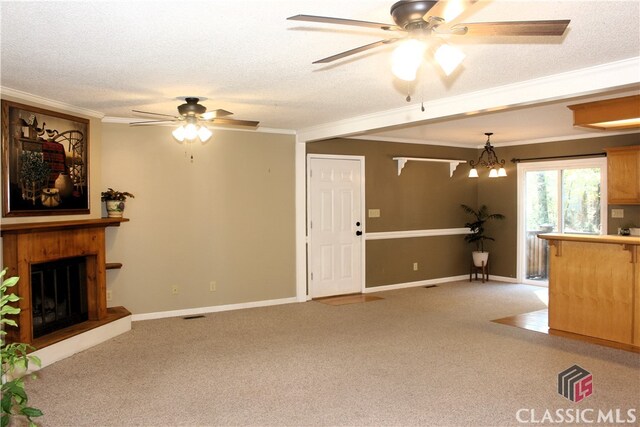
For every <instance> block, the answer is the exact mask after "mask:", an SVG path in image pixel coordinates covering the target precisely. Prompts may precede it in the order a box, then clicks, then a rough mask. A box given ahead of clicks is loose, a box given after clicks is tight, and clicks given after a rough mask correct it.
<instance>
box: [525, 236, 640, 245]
mask: <svg viewBox="0 0 640 427" xmlns="http://www.w3.org/2000/svg"><path fill="white" fill-rule="evenodd" d="M538 237H539V238H541V239H545V240H564V241H569V242H587V243H613V244H619V245H640V237H636V236H615V235H592V234H565V233H543V234H538Z"/></svg>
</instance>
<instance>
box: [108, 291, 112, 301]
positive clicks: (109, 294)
mask: <svg viewBox="0 0 640 427" xmlns="http://www.w3.org/2000/svg"><path fill="white" fill-rule="evenodd" d="M112 298H113V293H112V292H111V291H110V290H107V301H111V299H112Z"/></svg>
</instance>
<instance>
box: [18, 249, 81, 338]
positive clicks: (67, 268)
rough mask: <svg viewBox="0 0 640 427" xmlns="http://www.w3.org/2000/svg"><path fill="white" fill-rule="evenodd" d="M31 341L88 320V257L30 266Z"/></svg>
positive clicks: (63, 259)
mask: <svg viewBox="0 0 640 427" xmlns="http://www.w3.org/2000/svg"><path fill="white" fill-rule="evenodd" d="M30 270H31V299H32V300H31V308H32V310H31V314H32V334H33V338H39V337H42V336H45V335H47V334H50V333H52V332H55V331H58V330H60V329H64V328H66V327H69V326H73V325H76V324H79V323H82V322H85V321H87V320H88V319H89V311H88V302H87V283H88V279H87V257H85V256H77V257H69V258H61V259H57V260H53V261H47V262H42V263H34V264H31V268H30Z"/></svg>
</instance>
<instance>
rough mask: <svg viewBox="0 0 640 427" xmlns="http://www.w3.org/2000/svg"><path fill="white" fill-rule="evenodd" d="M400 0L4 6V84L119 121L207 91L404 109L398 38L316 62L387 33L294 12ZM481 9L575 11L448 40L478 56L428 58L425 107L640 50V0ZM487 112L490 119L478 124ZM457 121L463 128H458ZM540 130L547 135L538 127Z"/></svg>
mask: <svg viewBox="0 0 640 427" xmlns="http://www.w3.org/2000/svg"><path fill="white" fill-rule="evenodd" d="M392 3H393V2H392V1H379V0H366V1H359V0H358V1H354V0H350V1H344V0H340V1H336V0H323V1H313V2H312V1H307V0H293V1H292V0H286V1H285V0H280V1H264V0H252V1H247V0H230V1H215V2H212V1H180V2H176V1H173V2H158V1H85V2H80V1H55V2H41V1H38V2H29V1H19V2H17V1H16V2H12V1H3V2H2V3H1V4H0V13H1V24H2V25H1V27H2V28H1V39H0V43H1V45H2V53H1V74H0V78H1V80H0V82H1V86H2V87H3V88H9V89H13V90H17V91H23V92H27V93H29V94H33V95H37V96H40V97H44V98H48V99H52V100H56V101H59V102H63V103H66V104H70V105H73V106H77V107H81V108H85V109H89V110H93V111H97V112H101V113H103V114H104V115H106V116H108V117H132V114H131V109H141V110H146V111H155V112H159V113H164V114H174V113H175V112H176V110H175V108H176V106H177V105H178V104H179V103H180V102H179V101H177V100H176V98H178V97H184V96H199V97H202V98H207V101H205V102H204V104H205V105H206V106H207V107H209V109H214V108H224V109H227V110H230V111H233V112H234V113H235V116H234V118H238V119H249V120H259V121H260V122H261V125H262V126H264V127H269V128H277V129H291V130H300V129H304V128H308V127H312V126H317V125H320V124H325V123H332V122H335V121H338V120H344V119H346V118H350V117H357V116H362V115H366V114H371V113H378V112H382V111H387V110H392V109H397V108H400V107H405V106H407V103H406V102H405V100H404V98H405V96H406V91H407V87H406V85H405V84H402V83H400V82H399V81H398V80H396V79H394V77H393V75H392V74H391V72H390V69H389V68H390V67H389V56H390V52H391V49H392V47H389V46H384V47H381V48H378V49H375V50H372V51H369V52H367V53H364V54H360V55H356V56H353V57H350V58H348V59H345V60H342V61H338V62H336V63H332V64H330V65H324V66H323V65H312V64H311V62H312V61H314V60H317V59H320V58H323V57H326V56H328V55H331V54H334V53H338V52H341V51H343V50H347V49H350V48H353V47H357V46H360V45H362V44H367V43H371V42H374V41H376V40H380V39H382V38H385V36H387V35H388V33H385V32H382V31H377V30H369V29H363V28H357V27H354V28H351V27H345V26H337V25H326V24H314V23H304V22H294V21H287V20H286V18H287V17H288V16H291V15H295V14H299V13H304V14H312V15H313V14H315V15H324V16H335V17H344V18H351V19H361V20H369V21H377V22H391V20H390V17H389V8H390V6H391V4H392ZM471 12H472V13H469V14H467V16H465V18H464V21H466V22H482V21H499V20H539V19H540V20H543V19H571V23H570V25H569V28H568V31H567V33H566V34H565V36H564V37H561V38H550V39H544V40H539V39H537V38H528V37H520V38H518V40H515V39H514V38H502V39H500V40H498V39H495V40H489V39H488V38H484V37H476V38H471V37H455V38H451V39H450V40H449V42H450V43H452V44H455V45H456V46H458V47H459V48H461V49H462V50H463V51H464V52H465V53H466V55H467V57H466V59H465V62H464V66H463V68H462V69H461V70H460V71H458V72H456V73H455V74H454V75H453V76H451V77H449V78H445V77H444V76H442V75H441V74H440V73H439V72H438V71H437V70H436V69H435V68H434V67H433V66H432V65H427V66H426V67H424V70H423V71H422V73H421V77H420V80H419V82H418V83H417V85H416V87H415V88H412V89H411V90H412V92H413V94H414V96H413V99H414V102H415V101H417V102H419V101H421V100H422V99H424V100H426V101H429V100H438V99H443V98H448V97H452V96H457V95H463V94H465V93H469V92H474V91H478V90H483V89H489V88H493V87H496V86H502V85H506V84H513V83H516V82H519V81H524V80H531V79H537V78H541V77H546V76H551V75H555V74H558V73H563V72H567V71H573V70H579V69H582V68H586V67H593V66H596V65H600V64H605V63H610V62H614V61H619V60H624V59H628V58H634V57H638V56H639V55H640V2H638V1H636V0H633V1H619V2H615V1H505V0H494V1H481V2H479V3H478V4H476V5H475V6H474V7H473V9H472V10H471ZM516 42H517V43H516ZM638 80H639V81H640V77H639V79H638ZM416 108H419V104H416ZM482 117H485V118H486V116H479V117H475V118H474V120H481V119H482ZM496 122H500V121H496ZM488 125H489V123H487V126H488ZM439 126H440V127H446V126H445V125H443V124H440V125H439ZM451 126H452V127H451V128H450V129H451V130H454V129H459V128H460V123H453V124H452V125H451ZM474 126H478V128H482V127H483V126H484V125H482V123H476V124H475V125H474ZM518 126H526V123H520V124H518ZM569 127H570V126H569ZM485 129H486V127H485ZM396 130H398V131H402V129H396ZM492 130H493V131H494V132H496V133H498V132H499V131H500V130H499V129H496V128H493V129H492ZM402 132H404V133H402ZM402 132H400V133H396V134H395V135H396V136H397V137H402V138H408V139H412V138H416V137H417V136H418V135H420V134H421V132H422V133H424V129H422V130H420V129H418V128H415V127H413V132H410V131H409V130H404V131H402ZM439 132H440V133H439V135H440V136H438V138H436V139H437V140H438V141H447V138H448V137H447V132H446V129H445V130H444V131H442V129H440V131H439ZM386 133H388V132H386ZM387 136H389V137H393V136H394V135H391V134H389V135H387ZM528 137H529V139H535V138H544V137H545V136H542V135H537V134H535V132H533V133H531V135H528ZM421 138H423V137H422V136H421ZM426 139H430V138H426ZM431 139H433V138H431ZM459 139H463V138H461V137H460V138H459ZM467 140H468V138H467ZM452 142H453V140H452ZM480 143H482V141H480Z"/></svg>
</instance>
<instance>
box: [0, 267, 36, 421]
mask: <svg viewBox="0 0 640 427" xmlns="http://www.w3.org/2000/svg"><path fill="white" fill-rule="evenodd" d="M6 273H7V269H6V268H5V269H4V270H2V272H0V281H1V283H2V284H1V285H0V326H2V328H0V353H1V354H2V362H1V365H2V400H1V401H0V402H1V404H0V407H2V417H1V418H0V421H1V423H0V425H1V426H2V427H5V426H8V425H9V424H10V423H11V419H12V418H15V417H24V418H26V419H27V421H28V423H29V427H35V426H36V424H35V423H34V422H33V419H32V418H35V417H40V416H42V411H40V410H39V409H36V408H33V407H31V406H29V398H28V396H27V392H26V390H25V388H24V374H25V373H26V372H27V371H28V369H29V363H33V364H34V365H37V366H40V359H39V358H38V357H37V356H32V355H28V354H27V353H28V352H29V351H31V350H35V349H34V348H33V347H32V346H30V345H28V344H24V343H11V344H7V342H6V341H5V339H4V338H5V335H7V332H6V331H5V330H4V329H5V327H6V326H18V324H17V323H16V321H15V320H13V319H7V315H16V314H18V313H20V309H19V308H17V307H13V306H12V305H11V304H10V303H15V302H17V301H18V300H20V298H19V297H18V296H16V295H15V294H13V293H11V294H7V289H9V288H10V287H12V286H15V284H16V283H18V280H19V278H18V277H10V278H8V279H6V280H2V279H3V278H4V275H5V274H6Z"/></svg>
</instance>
